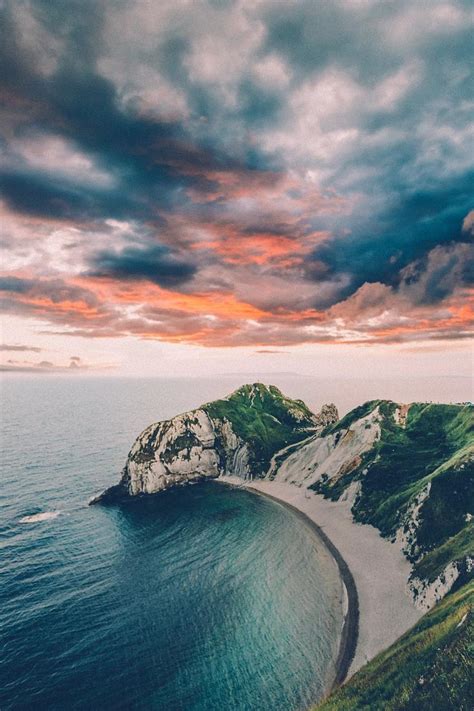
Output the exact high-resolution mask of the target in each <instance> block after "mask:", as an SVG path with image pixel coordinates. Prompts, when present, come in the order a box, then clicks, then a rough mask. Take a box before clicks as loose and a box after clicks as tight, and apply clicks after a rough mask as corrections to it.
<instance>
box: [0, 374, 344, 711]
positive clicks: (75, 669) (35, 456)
mask: <svg viewBox="0 0 474 711" xmlns="http://www.w3.org/2000/svg"><path fill="white" fill-rule="evenodd" d="M237 384H239V382H236V383H235V384H234V383H230V382H229V380H228V379H227V380H224V381H223V382H216V381H210V380H209V381H206V380H195V381H192V380H189V381H187V380H127V379H118V378H117V379H115V378H104V379H100V378H89V379H88V378H75V377H70V378H58V377H43V378H38V377H21V378H20V377H7V378H5V379H4V380H3V382H2V406H3V409H2V418H1V424H2V441H1V444H2V475H1V476H2V484H1V487H0V512H1V513H0V537H1V551H0V652H1V653H0V708H1V709H2V711H7V710H13V709H36V710H37V711H38V710H40V709H47V710H48V711H54V710H55V709H58V710H61V711H66V710H68V709H84V710H86V709H87V710H95V709H97V710H99V709H100V710H102V711H104V710H107V709H151V710H153V709H160V710H161V709H163V710H170V711H173V710H175V709H176V710H178V709H180V710H185V711H188V710H193V711H213V710H216V711H217V710H218V711H223V710H224V709H225V710H226V711H236V710H242V711H246V710H249V711H250V710H252V711H254V710H255V711H265V710H266V709H268V710H269V711H270V710H271V711H279V710H281V711H292V710H299V709H305V708H306V707H307V706H308V704H310V703H311V702H312V701H315V700H317V699H318V698H319V697H320V696H321V694H322V693H323V691H324V689H325V686H326V685H327V681H328V678H329V679H330V677H331V674H332V673H333V664H334V659H335V657H336V655H337V651H338V641H339V630H340V627H341V624H342V620H341V600H340V596H341V587H340V582H339V579H338V576H337V573H336V569H335V566H334V563H333V561H332V560H331V559H330V558H329V557H328V555H327V553H326V552H325V549H324V548H322V547H321V546H320V544H319V543H318V541H317V539H316V538H315V536H314V535H313V533H312V531H311V530H310V529H309V528H308V527H307V526H306V525H305V523H304V522H302V521H301V520H300V519H299V518H298V517H297V516H295V515H294V514H293V513H292V512H290V511H288V510H287V509H285V508H284V507H282V506H280V505H278V504H276V503H274V502H272V501H270V500H267V499H264V498H262V497H259V496H256V495H254V494H251V493H248V492H245V491H242V490H235V489H228V488H227V487H225V486H224V485H219V484H217V483H208V484H203V485H196V486H192V487H188V488H183V489H181V490H177V491H173V492H167V493H165V494H162V495H159V496H156V497H150V498H149V499H148V500H140V501H134V502H131V503H129V504H127V505H122V506H116V507H107V508H106V507H100V506H95V507H88V506H87V501H88V500H89V499H90V497H91V496H92V495H93V494H95V493H97V492H98V491H100V490H101V489H103V488H105V487H107V486H109V485H110V484H112V483H115V482H116V481H117V480H118V477H119V473H120V470H121V468H122V466H123V464H124V461H125V458H126V455H127V452H128V450H129V448H130V446H131V444H132V442H133V440H134V438H135V436H136V435H137V434H138V433H139V432H140V431H141V430H142V429H143V428H144V427H145V426H147V425H148V424H150V423H151V422H153V421H156V420H159V419H163V418H166V417H170V416H172V415H174V414H176V413H178V412H180V411H183V410H186V409H188V408H191V407H193V406H196V405H198V404H200V403H201V402H205V401H208V400H210V399H213V398H214V397H217V396H222V395H225V394H227V393H228V392H229V390H230V389H232V387H234V385H237ZM290 394H297V395H298V394H299V395H301V394H300V393H291V392H290ZM307 399H308V401H309V402H310V403H311V404H313V402H311V399H312V398H311V397H309V398H307ZM37 514H47V515H48V516H47V517H46V518H45V517H43V519H44V520H38V519H35V518H33V519H31V517H32V516H33V517H35V515H37Z"/></svg>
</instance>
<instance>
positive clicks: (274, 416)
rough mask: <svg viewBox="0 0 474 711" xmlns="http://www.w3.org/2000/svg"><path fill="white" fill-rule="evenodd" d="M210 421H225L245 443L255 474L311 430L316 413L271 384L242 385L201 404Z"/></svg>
mask: <svg viewBox="0 0 474 711" xmlns="http://www.w3.org/2000/svg"><path fill="white" fill-rule="evenodd" d="M202 409H203V410H204V411H205V412H207V414H208V415H209V417H211V418H212V419H213V420H228V421H229V422H230V423H231V424H232V428H233V430H234V432H235V433H236V435H238V436H239V437H241V438H242V439H243V440H244V441H245V442H247V443H248V445H249V449H250V455H251V460H252V465H253V471H254V474H255V475H256V476H263V475H264V474H265V473H266V471H267V469H268V466H269V464H270V460H271V458H272V456H273V455H274V454H275V453H276V452H278V451H279V450H280V449H282V448H283V447H285V446H286V445H289V444H293V443H295V442H299V441H301V440H302V439H304V438H306V437H308V435H309V434H312V433H314V431H315V428H316V426H317V423H318V419H317V416H315V415H314V414H313V413H312V412H311V410H310V409H309V408H308V407H307V405H305V403H304V402H303V401H302V400H292V399H290V398H287V397H286V396H285V395H283V393H282V392H281V391H280V390H279V389H278V388H277V387H275V386H274V385H270V386H266V385H263V384H262V383H254V384H253V385H243V386H242V387H240V388H239V389H238V390H236V391H235V392H233V393H232V394H231V395H230V396H229V397H228V398H225V399H222V400H215V401H214V402H210V403H207V404H206V405H203V407H202Z"/></svg>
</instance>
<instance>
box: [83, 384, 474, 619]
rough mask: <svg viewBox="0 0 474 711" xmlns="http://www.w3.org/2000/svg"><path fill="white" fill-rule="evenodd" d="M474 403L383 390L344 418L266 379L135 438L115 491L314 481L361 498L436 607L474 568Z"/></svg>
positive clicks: (353, 501)
mask: <svg viewBox="0 0 474 711" xmlns="http://www.w3.org/2000/svg"><path fill="white" fill-rule="evenodd" d="M473 421H474V417H473V407H472V406H471V405H469V404H463V405H433V404H426V403H414V404H412V405H399V404H397V403H393V402H390V401H384V400H380V401H373V402H369V403H366V404H365V405H362V406H361V407H358V408H355V409H354V410H353V411H352V412H350V413H348V414H347V415H346V416H345V417H343V418H342V419H341V420H339V418H338V413H337V409H336V407H335V406H334V405H325V406H323V408H322V410H321V412H320V413H319V414H317V415H315V414H314V413H312V412H311V411H310V410H309V409H308V407H307V406H306V405H305V404H304V403H303V402H302V401H301V400H292V399H290V398H287V397H285V396H284V395H283V394H282V393H281V392H280V390H278V388H276V387H274V386H269V387H267V386H265V385H262V384H261V383H255V384H253V385H244V386H243V387H241V388H239V389H238V390H236V391H235V392H234V393H232V394H231V395H230V396H229V397H228V398H225V399H223V400H217V401H215V402H211V403H207V404H206V405H203V406H202V407H200V408H198V409H196V410H192V411H190V412H187V413H184V414H181V415H178V416H176V417H173V418H172V419H170V420H167V421H164V422H158V423H156V424H153V425H150V427H147V429H146V430H144V431H143V432H142V433H141V434H140V435H139V436H138V437H137V439H136V441H135V442H134V444H133V446H132V448H131V450H130V453H129V455H128V458H127V461H126V463H125V467H124V470H123V474H122V478H121V481H120V483H119V484H118V485H116V486H114V487H112V488H111V489H108V490H107V491H106V492H104V494H102V495H101V496H99V497H97V498H96V499H95V500H94V502H97V501H103V502H107V501H115V500H117V499H123V498H124V497H135V496H138V495H143V494H155V493H157V492H160V491H164V490H166V489H169V488H171V487H176V486H181V485H184V484H187V483H190V482H197V481H203V480H207V479H216V478H218V477H220V476H224V475H233V476H237V477H240V478H241V479H243V480H246V479H252V478H267V479H270V480H275V481H279V482H285V483H288V484H293V485H296V486H298V487H304V488H311V489H313V490H314V491H316V492H317V493H319V494H322V495H324V496H325V497H328V498H331V499H341V500H345V501H347V502H349V505H350V507H351V511H352V515H353V517H354V519H355V520H356V521H359V522H361V523H370V524H372V525H373V526H375V527H376V528H378V529H379V531H380V533H381V535H383V536H384V537H386V538H389V539H390V540H392V541H393V542H394V543H395V544H396V545H398V546H399V547H400V549H401V550H402V551H403V553H404V554H405V556H406V557H407V558H408V560H409V561H410V562H411V563H412V565H413V572H412V575H411V577H410V580H409V581H408V582H407V585H408V588H409V591H410V593H411V595H412V596H413V598H414V599H415V602H416V604H417V606H418V607H420V609H423V610H426V609H429V608H430V607H432V606H433V605H434V604H435V603H436V602H437V601H438V600H439V599H441V598H442V597H443V596H444V595H445V594H446V593H447V592H448V591H449V590H451V589H452V588H453V586H454V585H459V584H461V583H462V582H464V581H465V579H466V578H467V577H469V576H472V569H473V564H472V560H473V559H474V550H473V548H474V546H473V540H474V536H473V525H474V524H473V513H474V512H473V511H472V509H473V508H474V503H473V491H474V441H473V430H474V425H473Z"/></svg>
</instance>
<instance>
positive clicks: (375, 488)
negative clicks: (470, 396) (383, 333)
mask: <svg viewBox="0 0 474 711" xmlns="http://www.w3.org/2000/svg"><path fill="white" fill-rule="evenodd" d="M270 478H274V479H276V480H277V481H285V482H288V483H293V484H296V485H297V486H304V487H308V488H311V489H313V490H315V491H316V492H318V493H320V494H323V495H324V496H325V497H328V498H331V499H334V500H335V499H341V500H346V501H348V502H349V504H350V506H351V511H352V515H353V517H354V519H355V520H356V521H359V522H361V523H370V524H372V525H373V526H375V527H376V528H378V529H379V531H380V532H381V534H382V535H383V536H385V537H386V538H388V539H390V540H392V541H394V542H396V544H397V545H399V546H400V548H401V550H402V551H403V553H404V554H405V555H406V557H407V558H408V559H409V560H410V562H411V563H412V564H413V572H412V575H411V577H410V580H409V583H408V585H409V588H410V592H411V594H412V595H413V597H414V599H415V602H416V604H417V606H418V607H419V608H420V609H422V610H428V609H430V608H431V607H432V606H433V605H434V604H435V603H436V602H437V601H438V600H440V599H441V598H442V597H444V595H445V594H446V593H447V592H448V591H449V590H451V589H452V588H453V587H455V586H456V587H457V586H459V585H460V584H462V583H463V582H465V581H466V580H468V579H469V578H470V577H471V576H472V570H473V568H474V529H473V522H472V516H473V512H474V408H473V407H472V406H471V405H433V404H426V403H414V404H412V405H399V404H397V403H394V402H390V401H384V400H379V401H372V402H369V403H366V404H365V405H362V406H361V407H358V408H355V410H353V411H352V412H350V413H349V414H348V415H346V416H345V417H344V418H343V419H342V420H340V421H339V422H336V423H334V424H332V425H329V426H328V427H326V428H325V429H324V431H323V432H321V433H318V434H316V435H315V436H313V437H311V438H310V439H308V440H306V441H305V442H303V443H301V444H299V445H296V446H295V447H294V448H293V450H292V451H291V452H289V453H288V456H287V457H285V458H284V459H282V460H280V461H279V465H278V466H277V467H275V468H274V469H273V470H272V471H271V472H270Z"/></svg>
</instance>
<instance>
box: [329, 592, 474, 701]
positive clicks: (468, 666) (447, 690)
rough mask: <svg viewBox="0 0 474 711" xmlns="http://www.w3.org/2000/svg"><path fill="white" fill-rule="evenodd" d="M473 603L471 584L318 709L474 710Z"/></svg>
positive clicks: (448, 600) (445, 600) (440, 604)
mask: <svg viewBox="0 0 474 711" xmlns="http://www.w3.org/2000/svg"><path fill="white" fill-rule="evenodd" d="M473 605H474V582H470V583H468V584H466V585H464V586H463V587H462V588H460V589H459V590H457V591H456V592H454V593H452V594H450V595H448V596H447V597H446V598H445V599H444V600H443V601H442V602H441V603H439V604H438V605H437V606H436V607H435V608H434V609H433V610H432V611H431V612H429V613H428V614H427V615H425V616H424V617H423V618H422V619H421V620H420V622H418V623H417V624H416V625H415V626H414V627H413V628H412V629H411V630H409V631H408V632H407V633H406V634H405V635H403V636H402V637H401V638H400V639H399V640H398V641H397V642H395V644H393V645H392V646H391V647H389V649H388V650H386V651H385V652H382V653H381V654H379V655H378V656H377V657H376V658H375V659H374V660H372V661H371V662H369V663H368V664H366V665H365V666H364V667H363V668H362V669H361V670H360V671H359V672H358V673H357V674H355V675H354V676H353V677H352V678H351V679H350V680H349V681H348V682H347V683H346V684H345V685H344V686H342V687H341V688H340V689H338V690H336V691H335V692H334V693H333V694H332V695H331V696H330V697H329V698H328V699H326V700H325V701H323V702H322V703H321V704H320V705H318V706H317V707H316V708H317V711H471V709H472V708H474V686H473V685H474V619H473V617H474V611H473ZM315 711H316V710H315Z"/></svg>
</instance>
